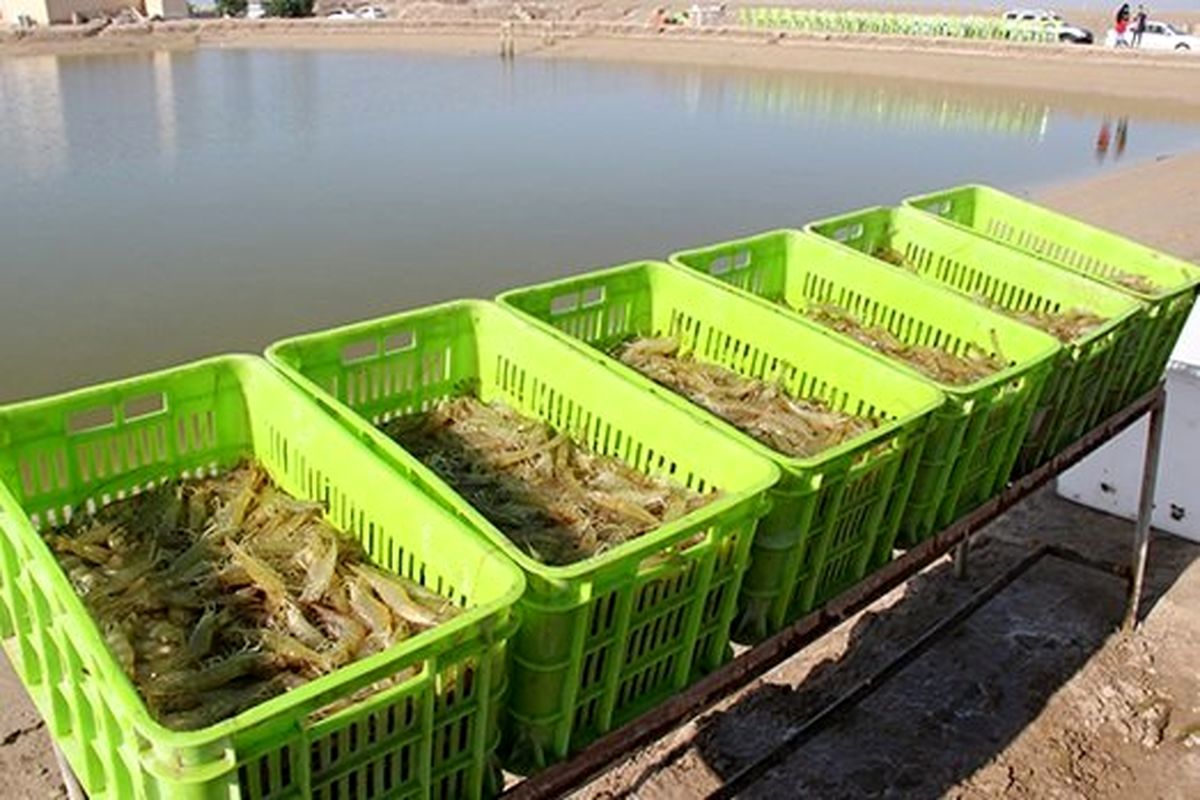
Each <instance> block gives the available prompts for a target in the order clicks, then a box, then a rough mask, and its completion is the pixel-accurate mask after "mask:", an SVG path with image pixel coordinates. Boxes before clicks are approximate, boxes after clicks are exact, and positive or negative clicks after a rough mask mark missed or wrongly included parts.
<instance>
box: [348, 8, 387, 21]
mask: <svg viewBox="0 0 1200 800" xmlns="http://www.w3.org/2000/svg"><path fill="white" fill-rule="evenodd" d="M355 13H356V14H358V18H359V19H386V18H387V14H385V13H383V9H382V8H380V7H379V6H363V7H362V8H360V9H358V11H356V12H355Z"/></svg>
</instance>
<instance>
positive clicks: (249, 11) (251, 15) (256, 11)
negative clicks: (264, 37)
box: [246, 3, 267, 19]
mask: <svg viewBox="0 0 1200 800" xmlns="http://www.w3.org/2000/svg"><path fill="white" fill-rule="evenodd" d="M265 16H267V10H266V9H265V8H263V7H262V3H248V4H247V5H246V19H262V18H263V17H265Z"/></svg>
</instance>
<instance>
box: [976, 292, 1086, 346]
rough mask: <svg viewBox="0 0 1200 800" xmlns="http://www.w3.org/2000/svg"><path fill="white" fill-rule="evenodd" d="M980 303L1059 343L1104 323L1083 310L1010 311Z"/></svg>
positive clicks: (986, 302)
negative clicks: (1035, 329)
mask: <svg viewBox="0 0 1200 800" xmlns="http://www.w3.org/2000/svg"><path fill="white" fill-rule="evenodd" d="M980 302H981V303H982V304H983V305H985V306H988V307H990V308H994V309H996V310H997V311H999V312H1000V313H1002V314H1005V315H1007V316H1009V317H1012V318H1013V319H1015V320H1017V321H1019V322H1024V323H1025V324H1026V325H1030V326H1032V327H1034V328H1037V329H1038V330H1042V331H1045V332H1046V333H1048V334H1050V335H1051V336H1053V337H1054V338H1056V339H1058V340H1059V341H1060V342H1073V341H1075V340H1076V339H1078V338H1079V337H1081V336H1083V335H1084V334H1085V333H1087V332H1088V331H1090V330H1092V329H1093V328H1095V327H1097V326H1098V325H1103V324H1104V322H1105V319H1104V317H1101V316H1097V315H1096V314H1093V313H1092V312H1090V311H1088V310H1087V309H1083V308H1071V309H1068V310H1066V311H1034V310H1032V309H1026V310H1024V311H1010V310H1009V309H1007V308H1003V307H1001V306H998V305H996V304H995V303H992V302H991V301H987V300H982V299H981V300H980Z"/></svg>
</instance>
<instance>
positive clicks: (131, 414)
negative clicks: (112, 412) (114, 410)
mask: <svg viewBox="0 0 1200 800" xmlns="http://www.w3.org/2000/svg"><path fill="white" fill-rule="evenodd" d="M166 410H167V395H166V394H165V393H163V392H154V393H153V394H144V395H142V396H141V397H131V398H130V399H128V400H126V401H125V406H124V408H123V409H122V417H123V418H124V420H125V421H126V422H136V421H137V420H139V419H146V418H147V417H155V416H158V415H159V414H162V413H164V412H166Z"/></svg>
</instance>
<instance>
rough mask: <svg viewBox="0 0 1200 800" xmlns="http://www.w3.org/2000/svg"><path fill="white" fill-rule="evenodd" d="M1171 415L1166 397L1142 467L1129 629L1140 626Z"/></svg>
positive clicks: (1153, 414) (1156, 411) (1153, 415)
mask: <svg viewBox="0 0 1200 800" xmlns="http://www.w3.org/2000/svg"><path fill="white" fill-rule="evenodd" d="M1166 416H1167V403H1166V395H1165V394H1164V395H1163V396H1162V398H1161V399H1160V400H1159V402H1157V403H1155V404H1154V405H1153V406H1152V407H1151V408H1150V430H1149V431H1148V432H1147V433H1146V457H1145V462H1144V466H1143V468H1142V488H1141V494H1140V495H1139V497H1138V518H1137V527H1136V528H1134V531H1133V574H1132V575H1131V576H1130V579H1129V605H1128V606H1127V607H1126V610H1125V625H1124V627H1125V630H1127V631H1131V630H1134V629H1135V628H1137V626H1138V624H1139V620H1138V612H1139V610H1140V606H1141V603H1142V586H1143V584H1144V583H1145V579H1146V561H1147V560H1148V559H1149V557H1150V519H1151V516H1152V515H1153V513H1154V490H1155V487H1156V486H1157V483H1158V456H1159V453H1160V452H1161V450H1162V434H1163V421H1164V419H1165V418H1166Z"/></svg>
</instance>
